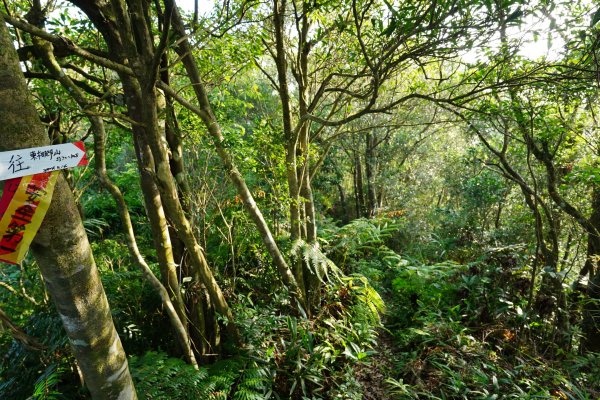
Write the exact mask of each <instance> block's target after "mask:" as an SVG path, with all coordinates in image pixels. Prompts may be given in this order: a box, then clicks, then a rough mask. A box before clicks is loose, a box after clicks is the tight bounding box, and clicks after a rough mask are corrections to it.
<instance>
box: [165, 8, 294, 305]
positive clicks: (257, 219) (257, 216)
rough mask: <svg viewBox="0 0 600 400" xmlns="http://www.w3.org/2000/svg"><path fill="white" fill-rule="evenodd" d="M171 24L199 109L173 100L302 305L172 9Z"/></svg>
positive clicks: (178, 51)
mask: <svg viewBox="0 0 600 400" xmlns="http://www.w3.org/2000/svg"><path fill="white" fill-rule="evenodd" d="M165 4H166V5H167V7H171V6H174V2H173V1H166V2H165ZM172 24H173V29H174V31H175V34H176V36H178V37H179V40H178V47H177V49H176V51H177V53H178V54H179V56H180V57H181V60H182V63H183V65H184V67H185V69H186V72H187V75H188V78H189V79H190V81H191V83H192V85H193V89H194V92H195V94H196V98H197V100H198V104H199V108H198V107H194V106H193V105H191V104H189V103H187V102H185V100H183V99H181V98H177V101H179V102H180V103H182V104H185V106H186V107H187V108H189V109H193V110H194V112H195V113H196V114H197V115H198V116H200V118H201V119H202V121H203V122H204V124H205V125H206V127H207V129H208V133H209V134H210V135H211V137H212V139H213V143H214V145H215V149H216V151H217V154H218V155H219V157H220V158H221V161H222V162H223V165H224V167H225V170H226V171H227V174H228V176H229V178H230V180H231V182H232V183H233V185H234V186H235V188H236V190H237V192H238V194H239V196H240V197H241V198H242V200H243V202H244V208H245V209H246V211H247V212H248V214H249V215H250V218H252V221H253V222H254V224H255V226H256V228H257V229H258V232H259V234H260V236H261V239H262V241H263V243H264V245H265V247H266V249H267V251H268V252H269V255H270V256H271V258H272V259H273V262H274V264H275V266H276V267H277V270H278V272H279V276H280V277H281V280H282V281H283V283H284V284H285V285H286V286H287V287H288V288H289V289H290V291H291V293H292V296H293V297H294V298H295V300H297V301H298V303H300V304H302V305H303V304H304V302H305V300H304V299H305V296H304V291H303V290H302V288H301V287H300V286H299V282H300V280H296V278H295V277H294V275H293V274H292V272H291V270H290V268H289V266H288V264H287V262H286V261H285V259H284V258H283V255H282V254H281V252H280V250H279V247H278V246H277V243H276V242H275V239H274V238H273V235H272V234H271V230H270V228H269V226H268V225H267V223H266V221H265V219H264V217H263V215H262V213H261V211H260V209H259V208H258V206H257V204H256V201H255V200H254V197H253V196H252V193H250V190H249V189H248V186H247V185H246V181H245V180H244V178H243V176H242V174H241V173H240V172H239V170H238V168H237V166H236V165H235V163H234V160H233V158H232V156H231V155H230V154H229V152H228V151H227V149H226V148H225V146H224V141H225V138H224V137H223V134H222V132H221V127H220V125H219V123H218V121H217V119H216V117H215V115H214V113H213V111H212V108H211V106H210V102H209V101H208V96H207V93H206V90H205V89H204V85H203V84H202V81H201V79H200V73H199V71H198V66H197V64H196V61H195V60H194V58H193V57H192V48H191V45H190V43H189V42H188V40H187V38H186V33H185V29H184V26H183V22H182V20H181V16H180V15H179V12H178V11H177V10H176V9H174V10H173V16H172ZM160 87H161V88H162V89H164V90H166V91H167V92H168V93H167V94H169V95H170V96H173V97H176V96H177V94H176V93H174V92H169V90H168V89H169V88H168V87H165V85H161V86H160Z"/></svg>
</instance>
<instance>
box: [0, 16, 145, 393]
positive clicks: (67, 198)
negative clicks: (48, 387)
mask: <svg viewBox="0 0 600 400" xmlns="http://www.w3.org/2000/svg"><path fill="white" fill-rule="evenodd" d="M0 124H1V125H2V127H3V136H2V139H3V140H2V143H1V144H0V150H3V151H5V150H12V149H15V148H28V147H36V146H43V145H47V144H48V143H49V140H48V137H47V136H46V134H45V130H44V127H43V125H42V124H41V122H40V121H39V119H38V116H37V113H36V110H35V107H34V106H33V104H32V103H31V101H30V99H29V97H28V90H27V86H26V84H25V80H24V78H23V75H22V72H21V69H20V66H19V63H18V57H17V53H16V51H15V50H14V48H13V44H12V39H11V37H10V35H9V33H8V30H7V29H6V26H5V25H4V23H0ZM31 249H32V252H33V255H34V257H35V258H36V261H37V262H38V265H39V267H40V270H41V272H42V276H43V278H44V281H45V282H46V287H47V289H48V291H49V293H50V295H51V296H52V299H53V301H54V304H55V305H56V308H57V310H58V313H59V315H60V317H61V318H62V321H63V326H64V328H65V330H66V332H67V336H68V337H69V340H70V342H71V346H72V348H73V352H74V354H75V357H76V358H77V361H78V363H79V367H80V368H81V371H82V373H83V377H84V379H85V382H86V385H87V387H88V388H89V390H90V392H91V393H92V397H93V398H94V399H117V398H118V399H136V398H137V396H136V393H135V388H134V386H133V381H132V379H131V375H130V374H129V369H128V366H127V358H126V356H125V352H124V351H123V347H122V345H121V341H120V339H119V336H118V335H117V331H116V329H115V327H114V324H113V321H112V317H111V314H110V310H109V307H108V301H107V299H106V295H105V293H104V289H103V287H102V283H101V281H100V276H99V274H98V270H97V269H96V265H95V263H94V258H93V256H92V252H91V249H90V245H89V242H88V240H87V236H86V234H85V229H84V228H83V224H82V222H81V218H80V215H79V212H78V211H77V207H76V205H75V202H74V199H73V196H72V194H71V192H70V190H69V187H68V185H67V184H66V182H65V180H64V178H62V176H61V177H59V181H58V183H57V185H56V188H55V190H54V196H53V200H52V204H51V205H50V208H49V210H48V213H47V215H46V217H45V219H44V223H43V225H42V227H41V228H40V230H39V232H38V234H37V236H36V238H35V239H34V242H33V244H32V246H31Z"/></svg>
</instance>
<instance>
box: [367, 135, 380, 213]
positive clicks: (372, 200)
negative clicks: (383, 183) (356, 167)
mask: <svg viewBox="0 0 600 400" xmlns="http://www.w3.org/2000/svg"><path fill="white" fill-rule="evenodd" d="M365 136H366V137H365V139H366V150H365V175H366V176H367V201H368V202H367V211H366V215H365V216H366V217H369V218H372V217H374V216H375V211H376V210H377V207H378V204H377V196H376V195H375V193H376V188H375V174H376V162H377V159H376V154H375V147H376V146H377V141H376V137H375V135H374V134H372V133H371V132H367V133H366V135H365Z"/></svg>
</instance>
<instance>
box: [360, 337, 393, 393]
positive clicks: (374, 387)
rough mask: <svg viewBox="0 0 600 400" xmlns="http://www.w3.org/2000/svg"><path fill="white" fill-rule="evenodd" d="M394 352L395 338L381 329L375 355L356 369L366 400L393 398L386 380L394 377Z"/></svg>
mask: <svg viewBox="0 0 600 400" xmlns="http://www.w3.org/2000/svg"><path fill="white" fill-rule="evenodd" d="M394 350H395V345H394V338H393V337H392V335H391V334H390V333H389V332H388V331H387V330H386V329H385V328H382V329H380V330H379V335H378V340H377V346H376V347H375V349H374V351H375V354H373V355H372V356H371V357H369V361H368V362H366V363H362V364H358V365H357V366H356V367H355V371H356V376H357V378H358V380H359V381H360V383H361V384H362V386H363V399H364V400H389V399H391V398H393V397H392V395H391V393H390V385H389V384H388V383H387V382H386V379H387V378H389V377H390V376H393V375H394V374H393V372H392V371H394V359H395V355H394V353H395V351H394Z"/></svg>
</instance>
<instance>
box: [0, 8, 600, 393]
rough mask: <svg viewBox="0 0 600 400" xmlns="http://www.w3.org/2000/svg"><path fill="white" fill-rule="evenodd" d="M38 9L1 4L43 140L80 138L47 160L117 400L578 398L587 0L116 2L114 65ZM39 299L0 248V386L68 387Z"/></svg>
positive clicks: (73, 13) (594, 161)
mask: <svg viewBox="0 0 600 400" xmlns="http://www.w3.org/2000/svg"><path fill="white" fill-rule="evenodd" d="M59 3H60V2H58V3H57V2H53V1H50V2H39V1H33V2H28V1H12V2H5V3H4V4H3V6H0V13H1V14H0V21H2V18H5V19H6V21H7V23H8V24H10V25H11V26H13V28H11V29H13V31H12V32H13V34H14V35H15V43H16V44H17V45H18V46H19V47H20V48H21V50H20V52H19V54H20V56H21V57H22V61H23V62H24V64H23V65H24V72H25V76H26V77H27V78H28V80H29V85H30V90H31V92H32V94H33V96H34V98H35V101H36V104H37V106H38V110H39V113H40V117H41V119H42V121H44V123H45V124H46V125H47V127H48V133H49V135H50V137H51V138H52V140H53V142H54V143H61V142H65V141H75V140H84V141H85V142H86V144H87V145H88V152H89V154H90V159H91V165H90V166H89V167H88V168H83V169H78V170H73V171H69V172H67V173H66V176H67V178H68V181H69V184H70V186H71V189H72V190H73V192H74V194H75V196H76V198H77V199H78V203H79V206H80V209H81V214H82V215H83V216H84V225H85V228H86V231H87V234H88V238H89V239H90V241H91V246H92V249H93V253H94V258H95V260H96V264H97V266H98V268H99V270H100V273H101V276H102V284H103V285H104V290H105V291H106V293H107V297H108V300H109V303H110V307H111V312H112V318H113V320H114V323H115V325H116V327H117V330H118V332H119V335H120V337H121V341H122V343H123V346H124V349H125V351H126V353H127V355H128V357H129V369H130V371H131V375H132V377H133V379H134V382H135V385H136V389H137V392H138V397H139V398H140V399H235V400H243V399H269V398H271V399H395V398H397V399H482V400H483V399H513V398H514V399H540V398H547V399H581V400H584V399H597V398H599V397H600V329H599V328H598V321H600V316H599V311H598V309H599V308H600V307H599V306H598V304H599V302H600V291H599V290H598V289H597V288H598V287H600V161H599V158H598V157H599V155H600V135H599V134H598V120H597V115H598V114H597V113H598V111H599V108H598V104H599V103H598V79H597V76H598V71H599V70H598V65H597V60H598V57H597V56H598V43H599V39H600V36H599V35H600V25H599V23H600V22H599V19H600V17H599V16H600V11H598V10H596V8H595V7H594V5H593V4H591V3H590V2H586V1H581V2H580V1H574V2H562V1H558V0H557V1H534V2H523V1H512V0H498V1H481V0H478V1H471V0H460V1H439V2H429V1H412V0H409V1H389V2H388V1H385V0H384V1H351V2H344V1H342V2H339V3H336V2H331V1H325V2H303V1H289V2H287V1H281V0H273V1H272V2H264V3H261V2H257V3H254V2H246V1H239V2H238V1H233V2H223V3H220V2H217V4H215V6H214V7H213V8H211V9H210V10H208V11H206V13H205V14H204V15H203V14H202V13H200V15H198V14H197V13H196V14H194V13H193V12H192V11H189V10H187V11H185V10H184V11H182V12H183V16H182V17H181V21H183V22H182V25H181V29H182V30H183V33H186V32H187V35H182V32H180V31H179V30H178V29H179V28H178V25H177V24H178V20H177V19H173V21H172V24H169V23H165V22H164V18H166V17H167V16H169V18H170V17H172V16H171V14H170V12H169V5H170V4H172V3H171V2H170V1H165V2H161V1H156V2H154V3H153V4H152V5H151V6H150V5H149V4H150V2H137V1H127V2H125V1H123V2H118V1H117V2H114V3H115V4H116V3H119V4H120V3H122V4H123V6H124V7H125V5H126V6H127V7H130V13H129V14H130V15H131V16H132V18H134V17H135V14H136V13H137V12H138V11H139V10H138V9H137V8H136V7H135V5H136V4H140V7H141V4H142V3H144V4H145V3H148V4H145V5H144V7H145V8H144V10H146V11H147V15H144V16H143V17H144V18H145V21H146V22H147V23H148V26H149V28H151V29H150V31H149V34H148V35H147V36H148V37H149V38H150V39H149V40H154V41H155V42H152V46H151V47H153V50H156V49H161V51H162V53H158V52H157V53H156V54H154V56H155V57H154V58H152V57H149V58H146V59H143V57H142V56H143V55H144V54H142V53H144V51H145V50H144V51H142V50H140V49H137V50H135V49H134V50H135V51H132V53H131V54H134V53H136V51H137V52H138V53H139V54H138V55H140V58H139V59H137V58H135V57H134V56H133V55H131V54H128V55H127V58H123V59H121V60H119V59H118V55H115V54H119V51H121V50H122V49H120V48H119V47H118V45H122V43H120V42H119V41H118V40H116V39H115V37H121V36H122V37H125V36H124V35H125V33H124V32H123V31H114V32H108V31H109V30H110V29H115V30H116V29H119V27H114V26H112V25H111V26H109V25H110V24H107V25H106V26H105V25H103V22H99V20H96V19H94V16H96V17H97V18H99V19H101V18H100V17H98V15H100V16H101V15H102V13H96V12H95V11H94V10H95V9H94V8H93V7H94V6H98V7H99V8H98V10H99V9H100V8H101V7H100V5H98V4H99V3H98V2H91V3H93V5H90V6H86V5H82V3H85V2H80V1H72V2H69V4H70V7H69V8H66V9H65V8H61V6H65V5H66V4H62V3H60V4H59ZM96 3H98V4H96ZM100 3H101V2H100ZM77 7H79V9H81V10H82V11H81V12H78V11H77ZM106 7H108V6H106ZM90 9H92V11H90ZM103 10H104V9H103ZM106 10H108V8H107V9H106ZM106 10H104V11H103V12H105V11H106ZM82 12H85V14H83V13H82ZM106 12H107V11H106ZM36 13H41V17H40V16H39V15H38V17H39V18H38V19H37V20H36V15H37V14H36ZM138 16H139V15H138ZM175 17H179V16H178V15H176V16H173V18H175ZM106 21H108V20H106ZM106 21H104V22H106ZM181 21H179V22H181ZM138 22H139V21H138ZM183 23H185V24H183ZM42 28H43V29H45V30H46V31H47V32H49V33H52V34H56V35H60V36H61V40H63V41H64V43H65V44H66V47H65V48H62V47H61V45H60V40H56V41H53V42H52V43H54V50H53V51H54V53H53V54H54V55H55V57H56V60H58V62H57V65H59V67H60V68H62V69H61V71H65V72H63V75H65V74H66V75H65V76H69V77H70V78H71V79H72V81H71V84H72V85H73V86H69V85H70V84H69V83H68V82H66V83H65V82H64V80H61V79H59V77H58V76H57V75H54V72H56V71H54V72H53V70H52V67H51V66H49V64H47V63H46V62H45V61H44V60H45V59H44V57H42V56H41V55H40V54H41V53H40V52H41V49H42V47H39V46H40V45H39V41H40V40H41V39H35V38H36V37H41V38H42V39H44V40H50V41H52V38H49V36H44V35H42V34H40V33H39V29H42ZM105 30H106V31H105ZM137 33H138V34H139V32H137ZM111 35H113V36H111ZM119 35H121V36H119ZM140 35H141V34H140ZM134 36H135V35H134ZM542 37H547V38H548V40H547V41H548V46H551V49H552V50H551V51H550V52H549V53H548V54H546V55H545V56H543V55H541V56H539V57H538V56H537V55H535V54H531V53H533V52H534V50H535V51H537V49H539V48H540V47H544V46H546V45H545V44H542V43H541V41H540V40H541V39H540V38H542ZM136 41H137V42H136ZM142 41H143V40H142V39H140V38H139V37H138V36H136V37H135V40H133V39H132V40H131V42H132V43H133V44H132V45H134V46H135V45H136V43H137V46H139V47H140V48H141V47H143V46H142V45H141V44H140V43H141V42H142ZM117 42H118V43H117ZM125 42H126V40H125V39H123V43H125ZM48 43H49V42H48ZM70 43H75V44H77V46H79V47H78V48H81V49H83V48H85V49H88V50H89V51H90V52H91V53H92V54H93V55H94V54H95V57H105V58H106V60H112V61H114V62H115V63H117V64H118V63H119V62H121V64H122V65H121V66H122V67H123V68H125V67H126V68H130V67H131V68H133V72H131V73H130V72H123V71H122V69H123V68H120V69H119V68H116V69H114V70H111V65H112V64H110V65H109V64H108V63H107V62H104V63H102V62H97V61H96V59H95V58H93V57H91V56H89V57H87V58H85V57H83V58H82V57H80V55H81V54H80V53H77V52H73V47H70ZM115 43H116V44H115ZM36 46H38V47H37V48H36ZM111 46H112V47H111ZM185 46H189V48H187V47H185ZM32 49H33V50H32ZM36 49H37V50H36ZM90 49H91V50H90ZM188 50H189V51H188ZM86 51H87V50H86ZM146 55H147V54H146ZM189 55H193V57H191V58H193V59H194V60H195V61H193V62H195V64H194V65H195V67H197V68H198V71H199V74H198V75H199V76H198V77H194V74H193V73H192V72H190V71H193V68H192V67H190V64H189V63H190V62H192V61H190V60H189V59H188V56H189ZM156 56H158V57H156ZM111 57H112V58H111ZM115 60H116V61H115ZM123 60H127V63H125V62H124V61H123ZM131 61H136V62H138V63H139V65H145V66H146V67H147V68H154V69H153V70H152V71H153V72H154V75H152V77H148V76H147V75H144V74H138V75H136V73H137V72H136V70H135V68H138V67H139V68H142V67H140V66H139V65H137V64H136V63H134V62H131ZM130 62H131V63H130ZM153 62H154V64H153ZM115 71H116V72H115ZM146 72H148V71H146ZM127 74H129V75H127ZM140 75H141V76H140ZM132 76H134V77H135V79H137V81H135V80H134V78H133V77H132ZM154 76H156V80H155V81H151V80H152V79H154ZM144 79H148V81H144ZM195 79H196V80H195ZM124 81H125V83H123V82H124ZM140 82H141V83H142V84H140V85H139V90H140V91H141V90H147V89H148V88H150V89H151V90H150V92H151V93H158V94H159V95H158V96H156V98H153V99H151V100H156V101H154V102H151V103H147V104H150V106H151V107H153V108H154V109H155V110H156V113H155V115H154V116H153V117H152V118H149V119H144V120H138V119H143V118H145V115H142V114H143V113H141V114H136V107H139V104H146V103H143V102H144V101H146V100H147V99H146V98H147V97H148V96H139V97H140V98H139V99H138V100H136V101H139V102H138V103H135V102H134V100H131V98H128V97H127V96H132V93H134V92H135V90H133V89H131V87H136V84H138V83H140ZM144 85H145V86H144ZM199 87H201V91H202V90H203V91H204V94H205V95H206V96H207V98H208V101H209V103H210V104H204V103H203V97H202V96H201V95H200V94H198V90H199V89H198V88H199ZM75 88H80V89H75ZM77 90H82V92H81V93H80V94H79V95H77V93H79V92H77ZM74 92H75V93H76V95H75V96H72V95H73V93H74ZM77 96H79V97H77ZM133 97H135V96H133ZM150 97H154V96H150ZM82 99H87V100H85V101H84V100H82ZM148 101H150V100H148ZM196 102H197V103H198V104H199V105H198V106H196V105H195V104H196ZM210 107H212V108H210ZM206 110H208V111H206ZM93 117H97V118H99V120H100V121H101V123H102V124H103V129H105V133H106V138H101V137H100V136H99V135H98V133H97V132H96V131H95V129H96V128H97V125H94V124H98V121H96V122H90V121H92V119H91V118H93ZM154 117H155V118H154ZM136 118H137V119H136ZM153 118H154V119H153ZM150 122H154V123H155V125H156V126H155V128H156V129H155V130H154V131H155V132H158V134H157V136H156V144H154V142H152V137H151V135H150V134H148V132H149V131H152V129H151V128H149V127H148V124H149V123H150ZM215 127H218V129H220V131H218V132H216V133H215V129H216V128H215ZM144 129H146V130H147V131H146V130H144ZM154 131H153V132H154ZM144 135H146V136H144ZM219 135H221V137H220V138H219ZM144 140H147V141H148V143H149V144H148V143H145V142H144ZM100 142H101V143H104V146H99V145H98V143H100ZM94 144H96V145H95V146H94ZM144 146H147V148H146V147H144ZM153 146H154V147H153ZM144 151H146V153H144ZM163 153H164V154H163ZM159 156H164V158H163V159H161V158H160V157H159ZM103 159H106V166H107V170H106V174H105V175H106V176H105V177H103V175H102V171H101V169H102V167H100V164H101V163H102V162H103V161H99V160H103ZM148 160H151V161H148ZM154 160H155V161H154ZM161 160H162V161H161ZM161 162H163V164H161ZM161 165H163V166H166V168H167V169H166V171H167V172H168V174H167V175H168V176H167V177H165V175H164V173H165V170H163V169H161ZM106 181H110V182H112V184H114V185H115V187H116V188H117V189H118V190H116V192H119V193H120V196H121V197H122V200H123V202H122V203H119V198H118V196H115V195H114V193H115V190H111V188H110V187H109V185H107V184H106ZM169 185H171V186H169ZM244 188H245V189H244ZM171 189H172V190H171ZM169 190H171V191H169ZM123 204H125V205H126V209H124V208H123V206H122V205H123ZM256 210H259V212H257V211H256ZM125 214H128V215H129V216H130V218H131V221H132V222H131V229H130V230H129V227H128V224H127V222H126V219H124V217H123V216H124V215H125ZM259 217H260V218H263V221H260V218H259ZM186 224H188V225H186ZM186 226H187V227H189V229H187V228H186ZM265 227H266V228H265ZM161 235H162V236H161ZM132 240H133V241H134V242H135V244H136V246H137V248H138V249H139V254H138V253H136V252H135V251H134V246H132V244H131V242H132ZM278 253H279V254H281V255H282V257H281V259H278V258H277V254H278ZM202 259H204V260H205V261H204V263H205V264H206V269H207V270H208V271H209V273H208V274H207V273H205V272H206V271H205V270H203V269H202V266H203V265H204V264H202V262H201V261H202ZM140 260H141V261H140ZM198 260H200V261H198ZM144 267H147V269H145V268H144ZM148 276H156V277H158V278H159V279H160V283H161V284H162V286H160V287H162V288H163V289H165V288H166V289H167V292H168V296H167V297H169V296H170V299H167V300H169V301H171V302H172V303H169V301H166V300H165V298H162V297H160V296H159V294H158V293H159V292H158V291H157V285H156V284H155V283H153V281H152V280H151V279H148ZM290 277H291V278H290ZM213 283H214V285H212V284H213ZM211 288H213V289H214V288H217V289H218V290H217V291H214V292H213V291H211V290H213V289H211ZM167 292H165V293H167ZM219 296H222V297H219ZM51 300H52V299H50V298H49V296H48V294H47V292H46V288H45V283H44V278H43V277H42V276H41V274H40V273H39V270H38V268H37V266H36V261H35V260H34V259H33V258H32V257H28V258H27V259H26V260H25V261H24V262H23V263H22V264H21V265H8V264H6V265H5V264H2V266H1V267H0V349H1V350H0V354H3V355H2V357H1V358H0V398H6V399H15V400H17V399H29V398H32V399H39V400H41V399H85V398H89V397H90V395H89V393H88V392H87V389H86V388H85V384H84V381H83V375H82V373H81V371H80V369H79V368H78V363H77V360H76V358H75V357H74V355H73V353H72V350H71V345H73V343H71V342H70V340H69V339H68V338H67V336H66V334H65V333H64V332H63V329H62V326H61V319H60V317H59V315H58V313H57V312H56V311H55V309H54V307H53V306H52V302H51ZM221 300H222V302H220V301H221ZM169 304H174V305H175V306H174V309H176V310H177V313H178V315H177V316H173V315H171V314H169V313H168V312H167V309H168V307H169ZM174 321H175V322H174ZM176 322H179V323H180V324H181V326H183V327H184V332H185V335H186V337H185V339H186V340H187V343H188V344H191V350H190V351H188V352H186V349H185V348H184V346H183V345H182V343H185V342H186V341H185V340H181V338H178V337H177V335H176V333H175V332H176V327H177V324H176ZM192 360H197V361H198V364H199V367H198V368H196V366H194V363H193V362H192Z"/></svg>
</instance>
